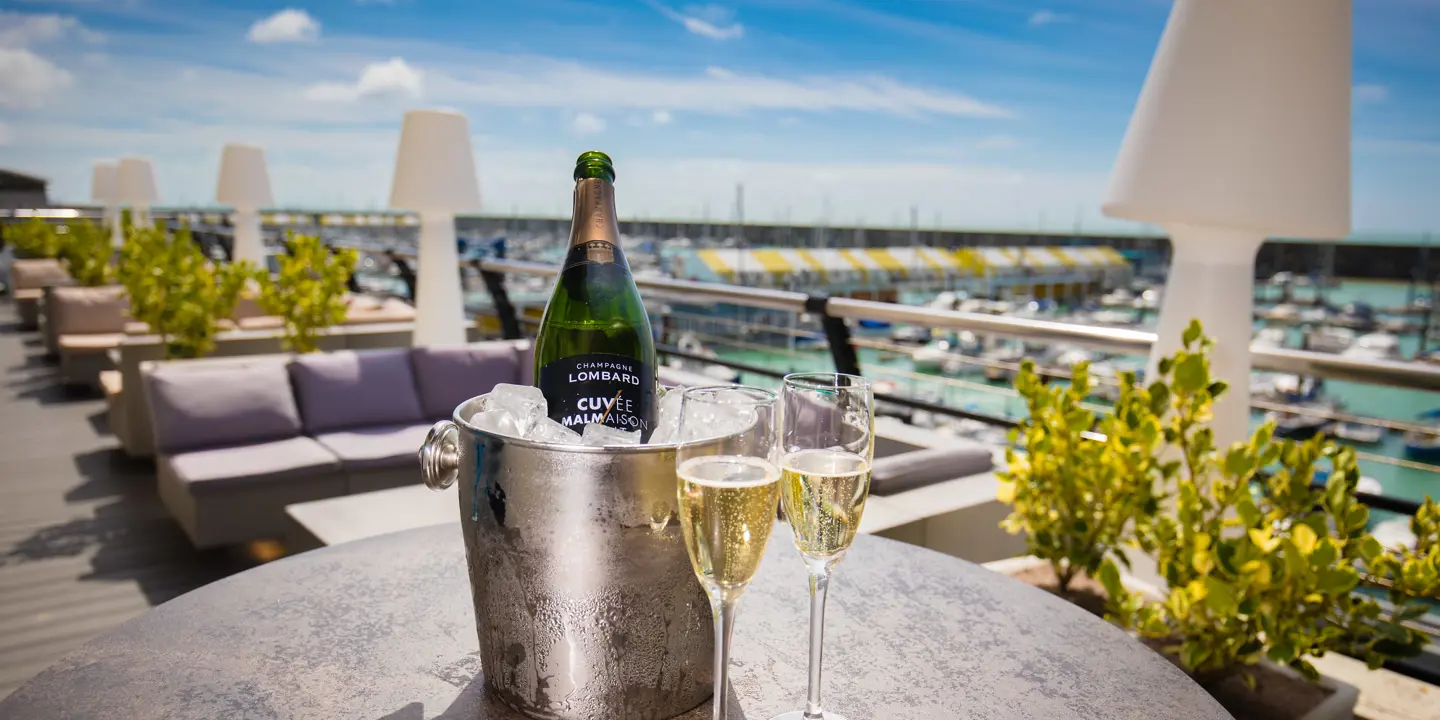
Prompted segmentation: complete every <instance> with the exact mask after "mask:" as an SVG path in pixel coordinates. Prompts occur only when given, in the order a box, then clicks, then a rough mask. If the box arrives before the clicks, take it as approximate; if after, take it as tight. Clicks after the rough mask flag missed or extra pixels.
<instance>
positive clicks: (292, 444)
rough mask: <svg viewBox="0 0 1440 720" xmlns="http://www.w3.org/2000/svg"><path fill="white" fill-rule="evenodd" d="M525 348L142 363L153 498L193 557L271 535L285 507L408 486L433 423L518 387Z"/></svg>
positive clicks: (526, 371)
mask: <svg viewBox="0 0 1440 720" xmlns="http://www.w3.org/2000/svg"><path fill="white" fill-rule="evenodd" d="M530 357H531V356H530V345H529V343H528V342H524V341H518V342H508V341H501V342H487V343H477V344H473V345H465V346H461V347H455V348H414V349H410V348H397V349H388V350H362V351H353V350H348V351H341V352H334V353H316V354H311V355H298V356H281V355H268V356H258V357H246V358H226V359H218V360H214V361H194V360H192V361H186V362H183V363H155V364H153V365H150V366H148V367H147V368H146V369H145V371H144V385H145V392H146V395H147V399H148V402H149V407H150V414H151V422H152V424H153V427H154V432H155V447H156V453H157V455H156V467H157V475H158V484H159V494H160V499H161V500H162V501H163V502H164V504H165V506H166V508H168V509H169V511H170V513H171V514H172V515H173V516H174V517H175V519H176V520H177V521H178V522H179V523H180V526H181V527H182V528H184V530H185V532H186V534H187V535H189V536H190V539H191V541H192V542H193V543H194V544H195V546H196V547H200V548H206V547H216V546H223V545H234V544H239V543H244V542H248V541H250V540H258V539H262V538H277V537H280V536H282V534H283V532H284V529H285V506H286V505H290V504H293V503H298V502H305V501H307V500H318V499H322V498H327V497H334V496H338V495H349V494H355V493H363V492H370V491H372V490H381V489H384V488H390V487H397V486H400V485H407V484H411V483H418V482H420V463H419V460H418V458H417V451H418V450H419V449H420V445H421V443H422V442H423V441H424V439H425V433H426V431H427V430H428V429H429V427H430V426H431V425H432V424H433V423H434V422H435V421H437V420H442V419H446V418H449V417H450V415H451V413H452V412H453V411H454V409H455V407H456V406H457V405H459V404H460V403H461V402H463V401H465V400H468V399H469V398H472V397H474V396H476V395H482V394H484V393H487V392H489V391H490V389H491V388H492V387H494V386H495V384H496V383H502V382H503V383H529V382H530V381H531V372H532V371H531V359H530Z"/></svg>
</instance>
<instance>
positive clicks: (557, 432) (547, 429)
mask: <svg viewBox="0 0 1440 720" xmlns="http://www.w3.org/2000/svg"><path fill="white" fill-rule="evenodd" d="M525 439H526V440H538V441H540V442H545V443H558V444H560V445H579V444H581V443H580V433H577V432H575V431H574V430H571V429H570V428H568V427H565V426H564V425H561V424H560V423H558V422H555V421H554V420H551V419H550V418H548V417H545V418H540V422H537V423H535V427H533V428H530V433H529V434H528V435H526V436H525Z"/></svg>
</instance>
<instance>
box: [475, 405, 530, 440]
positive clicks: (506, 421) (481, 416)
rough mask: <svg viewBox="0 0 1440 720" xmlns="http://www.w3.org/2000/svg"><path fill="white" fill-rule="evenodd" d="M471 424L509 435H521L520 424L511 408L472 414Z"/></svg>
mask: <svg viewBox="0 0 1440 720" xmlns="http://www.w3.org/2000/svg"><path fill="white" fill-rule="evenodd" d="M470 424H471V425H474V426H475V427H478V428H480V429H481V430H485V431H488V432H492V433H496V434H498V435H505V436H507V437H520V436H521V432H520V426H519V423H517V422H516V420H515V415H514V414H512V413H511V412H510V411H509V410H486V411H484V412H478V413H475V414H474V415H472V416H470Z"/></svg>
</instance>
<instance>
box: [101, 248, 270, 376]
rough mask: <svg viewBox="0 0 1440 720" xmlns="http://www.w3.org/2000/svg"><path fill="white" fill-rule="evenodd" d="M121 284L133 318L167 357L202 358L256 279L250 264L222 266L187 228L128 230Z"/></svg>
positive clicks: (121, 256)
mask: <svg viewBox="0 0 1440 720" xmlns="http://www.w3.org/2000/svg"><path fill="white" fill-rule="evenodd" d="M118 275H119V278H120V283H121V284H122V285H124V286H125V294H126V295H127V296H128V297H129V300H130V314H131V316H132V317H134V318H135V319H136V320H139V321H141V322H144V323H146V324H148V325H149V326H150V329H151V332H154V333H156V334H157V335H160V336H161V338H163V340H164V342H165V357H166V358H167V359H174V358H196V357H202V356H204V355H206V354H208V353H210V352H211V351H212V350H214V349H215V333H216V331H217V330H218V329H219V321H220V320H221V319H224V318H228V317H230V315H231V314H232V313H233V312H234V311H235V305H236V303H237V302H239V299H240V291H241V289H243V288H244V287H245V284H246V283H247V282H248V281H249V280H250V279H252V278H253V277H254V276H255V268H254V266H253V265H250V264H249V263H232V264H227V265H217V264H215V263H213V262H211V261H210V260H209V259H208V258H206V257H205V255H204V254H203V253H202V252H201V251H200V247H199V246H198V245H197V244H195V242H194V241H193V240H192V238H191V236H190V230H189V228H181V229H180V230H178V231H176V232H175V234H174V235H173V236H170V235H167V234H166V233H165V231H164V230H163V229H161V228H158V227H140V226H132V227H129V228H127V233H126V239H125V244H124V246H123V247H122V248H121V251H120V267H119V272H118Z"/></svg>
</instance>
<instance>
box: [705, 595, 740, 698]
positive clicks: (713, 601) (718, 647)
mask: <svg viewBox="0 0 1440 720" xmlns="http://www.w3.org/2000/svg"><path fill="white" fill-rule="evenodd" d="M738 602H739V598H735V597H731V596H730V595H729V593H727V592H725V591H724V590H720V591H719V592H717V593H716V594H715V596H713V597H711V598H710V610H711V613H712V614H713V615H714V617H715V689H714V693H715V699H714V700H713V701H711V705H712V706H713V707H714V708H715V714H714V715H713V717H714V720H726V718H727V717H728V716H729V713H730V632H731V631H732V630H734V629H735V607H736V603H738Z"/></svg>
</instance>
